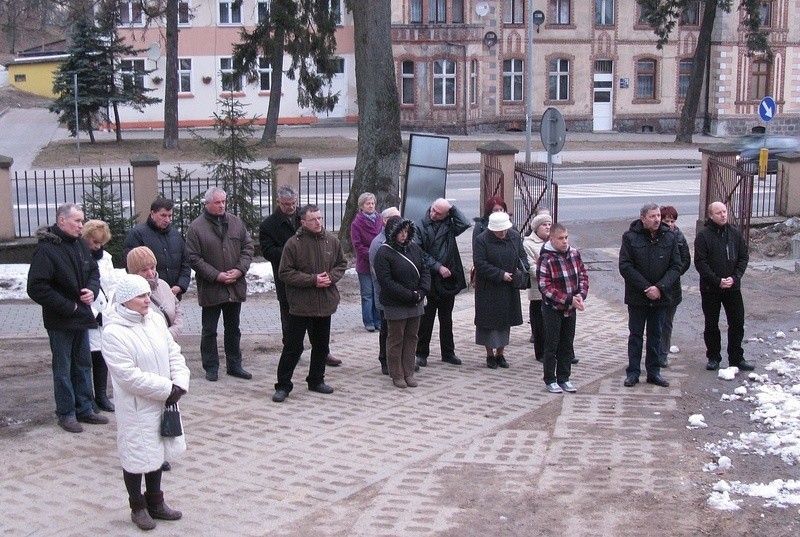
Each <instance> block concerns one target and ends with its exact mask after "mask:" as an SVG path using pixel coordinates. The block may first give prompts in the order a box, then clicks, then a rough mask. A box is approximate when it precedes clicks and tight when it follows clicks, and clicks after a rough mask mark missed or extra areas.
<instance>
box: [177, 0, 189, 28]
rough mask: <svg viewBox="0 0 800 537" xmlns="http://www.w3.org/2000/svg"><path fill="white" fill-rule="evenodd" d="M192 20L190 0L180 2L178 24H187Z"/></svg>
mask: <svg viewBox="0 0 800 537" xmlns="http://www.w3.org/2000/svg"><path fill="white" fill-rule="evenodd" d="M190 20H191V14H190V13H189V2H178V24H182V25H184V26H186V25H188V24H189V21H190Z"/></svg>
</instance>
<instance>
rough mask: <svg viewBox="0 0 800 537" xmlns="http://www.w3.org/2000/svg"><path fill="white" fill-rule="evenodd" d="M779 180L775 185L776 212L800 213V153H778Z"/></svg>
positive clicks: (788, 214)
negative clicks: (793, 178) (799, 179)
mask: <svg viewBox="0 0 800 537" xmlns="http://www.w3.org/2000/svg"><path fill="white" fill-rule="evenodd" d="M778 170H780V173H778V176H777V177H778V181H777V184H776V185H775V213H776V214H779V215H781V216H797V215H800V181H798V180H797V179H795V180H794V181H792V177H795V178H800V153H794V152H792V153H783V154H782V155H778Z"/></svg>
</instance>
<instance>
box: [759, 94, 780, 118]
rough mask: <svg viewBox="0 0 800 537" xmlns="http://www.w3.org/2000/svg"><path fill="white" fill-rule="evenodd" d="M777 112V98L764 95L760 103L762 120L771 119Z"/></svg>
mask: <svg viewBox="0 0 800 537" xmlns="http://www.w3.org/2000/svg"><path fill="white" fill-rule="evenodd" d="M777 113H778V109H777V107H776V106H775V99H773V98H772V97H764V98H763V99H761V104H759V105H758V115H759V116H761V119H762V120H764V121H771V120H772V118H774V117H775V114H777Z"/></svg>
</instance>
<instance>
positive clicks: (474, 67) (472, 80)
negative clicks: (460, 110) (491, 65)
mask: <svg viewBox="0 0 800 537" xmlns="http://www.w3.org/2000/svg"><path fill="white" fill-rule="evenodd" d="M469 103H470V104H478V60H472V61H471V62H469Z"/></svg>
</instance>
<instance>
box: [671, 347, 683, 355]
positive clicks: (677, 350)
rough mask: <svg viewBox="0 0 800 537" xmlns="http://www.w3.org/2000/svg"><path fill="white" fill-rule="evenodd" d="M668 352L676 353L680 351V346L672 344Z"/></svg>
mask: <svg viewBox="0 0 800 537" xmlns="http://www.w3.org/2000/svg"><path fill="white" fill-rule="evenodd" d="M669 352H670V354H678V353H679V352H681V348H680V347H678V346H677V345H673V346H672V347H670V348H669Z"/></svg>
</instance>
